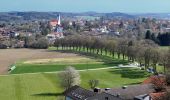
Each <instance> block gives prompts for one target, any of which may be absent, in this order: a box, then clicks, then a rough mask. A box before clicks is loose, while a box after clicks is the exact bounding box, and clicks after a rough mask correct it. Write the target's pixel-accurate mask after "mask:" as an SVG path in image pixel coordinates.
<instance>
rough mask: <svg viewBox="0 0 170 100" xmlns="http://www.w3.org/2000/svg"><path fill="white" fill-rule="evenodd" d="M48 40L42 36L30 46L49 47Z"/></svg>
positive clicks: (36, 47)
mask: <svg viewBox="0 0 170 100" xmlns="http://www.w3.org/2000/svg"><path fill="white" fill-rule="evenodd" d="M48 46H49V45H48V41H47V39H45V38H40V39H38V40H37V41H34V42H33V43H32V44H31V45H30V48H34V49H47V48H48Z"/></svg>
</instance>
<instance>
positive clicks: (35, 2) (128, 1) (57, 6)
mask: <svg viewBox="0 0 170 100" xmlns="http://www.w3.org/2000/svg"><path fill="white" fill-rule="evenodd" d="M9 11H40V12H47V11H50V12H88V11H95V12H105V13H106V12H125V13H170V0H0V12H9Z"/></svg>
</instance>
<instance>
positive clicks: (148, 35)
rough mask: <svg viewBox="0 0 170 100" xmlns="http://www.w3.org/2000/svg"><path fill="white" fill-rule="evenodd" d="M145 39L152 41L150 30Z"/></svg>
mask: <svg viewBox="0 0 170 100" xmlns="http://www.w3.org/2000/svg"><path fill="white" fill-rule="evenodd" d="M145 39H151V31H150V30H147V32H146V35H145Z"/></svg>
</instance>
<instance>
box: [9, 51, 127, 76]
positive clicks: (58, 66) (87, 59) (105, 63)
mask: <svg viewBox="0 0 170 100" xmlns="http://www.w3.org/2000/svg"><path fill="white" fill-rule="evenodd" d="M50 50H54V48H50ZM65 52H71V53H73V52H74V51H65ZM80 54H82V55H84V56H83V58H82V57H80V59H82V60H80V59H78V58H69V59H68V58H64V59H63V58H56V59H52V60H50V59H44V60H43V61H45V63H44V62H42V61H41V59H39V60H33V61H18V62H17V63H16V64H15V66H16V69H15V70H13V71H12V72H11V74H21V73H36V72H54V71H62V70H64V69H65V68H66V67H67V66H73V67H75V68H76V69H77V70H83V69H94V68H105V67H114V66H117V65H119V64H127V63H128V61H127V60H125V61H123V60H121V59H117V58H112V57H110V56H106V55H97V54H90V53H86V52H81V53H80ZM70 59H71V60H70ZM76 60H77V61H76ZM47 61H49V62H47Z"/></svg>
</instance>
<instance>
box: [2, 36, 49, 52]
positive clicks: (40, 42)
mask: <svg viewBox="0 0 170 100" xmlns="http://www.w3.org/2000/svg"><path fill="white" fill-rule="evenodd" d="M18 39H19V40H18ZM48 47H49V43H48V40H47V39H46V37H44V36H38V35H37V36H24V37H18V38H17V39H15V38H13V39H10V40H5V41H0V49H7V48H34V49H47V48H48Z"/></svg>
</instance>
